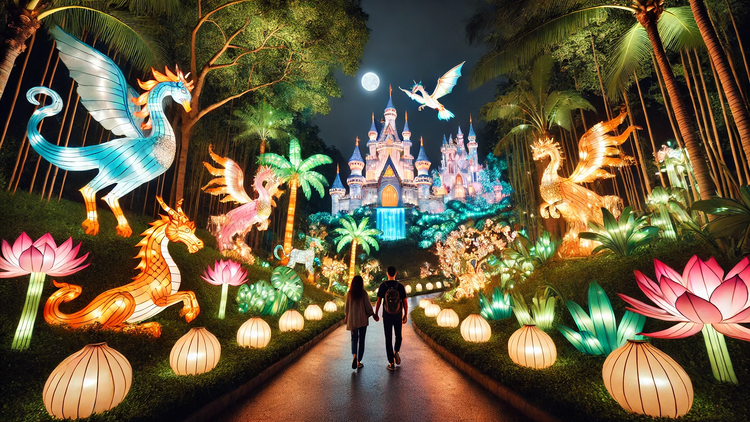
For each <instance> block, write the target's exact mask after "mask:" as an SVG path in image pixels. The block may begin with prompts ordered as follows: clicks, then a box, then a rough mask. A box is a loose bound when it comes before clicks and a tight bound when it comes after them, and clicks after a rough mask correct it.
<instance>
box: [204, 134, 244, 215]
mask: <svg viewBox="0 0 750 422" xmlns="http://www.w3.org/2000/svg"><path fill="white" fill-rule="evenodd" d="M208 153H209V154H210V155H211V158H213V159H214V161H216V162H217V163H218V164H220V165H222V166H224V168H223V169H222V168H216V167H214V166H212V165H211V164H209V163H206V162H203V165H204V166H206V169H207V170H208V172H209V173H211V174H212V175H213V176H218V177H216V178H215V179H211V181H209V182H208V183H207V184H206V186H203V187H202V188H201V189H203V191H204V192H206V193H210V194H211V195H227V196H226V197H224V198H222V200H221V202H228V201H234V202H236V203H238V204H246V203H248V202H253V200H252V198H250V196H248V194H247V192H245V172H243V171H242V168H240V166H239V164H237V163H235V162H234V161H233V160H231V159H229V158H224V157H221V156H219V155H217V154H215V153H214V151H213V149H212V148H211V146H209V147H208Z"/></svg>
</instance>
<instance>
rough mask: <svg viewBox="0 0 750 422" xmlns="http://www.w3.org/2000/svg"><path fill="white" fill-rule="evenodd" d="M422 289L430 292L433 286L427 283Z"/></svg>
mask: <svg viewBox="0 0 750 422" xmlns="http://www.w3.org/2000/svg"><path fill="white" fill-rule="evenodd" d="M424 288H425V289H427V290H432V289H433V288H434V286H433V285H432V283H427V284H425V285H424Z"/></svg>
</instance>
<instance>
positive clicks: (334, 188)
mask: <svg viewBox="0 0 750 422" xmlns="http://www.w3.org/2000/svg"><path fill="white" fill-rule="evenodd" d="M328 193H329V194H331V215H337V214H338V213H339V212H341V208H339V200H340V199H341V197H342V196H344V195H345V194H346V188H345V187H344V184H343V183H341V177H340V176H339V165H338V164H336V180H334V181H333V184H332V185H331V189H329V190H328Z"/></svg>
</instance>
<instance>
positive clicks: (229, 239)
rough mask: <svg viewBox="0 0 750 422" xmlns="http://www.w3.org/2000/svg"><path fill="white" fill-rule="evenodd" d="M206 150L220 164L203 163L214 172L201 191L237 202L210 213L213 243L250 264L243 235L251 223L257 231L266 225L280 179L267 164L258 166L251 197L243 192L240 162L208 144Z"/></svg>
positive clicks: (225, 200) (253, 259)
mask: <svg viewBox="0 0 750 422" xmlns="http://www.w3.org/2000/svg"><path fill="white" fill-rule="evenodd" d="M208 153H209V154H210V155H211V158H213V160H214V161H216V162H217V163H218V164H219V165H221V166H223V167H224V168H217V167H214V166H212V165H211V164H209V163H206V162H204V163H203V165H204V166H206V169H207V170H208V172H209V173H211V175H213V176H217V177H216V178H214V179H212V180H211V181H209V182H208V183H207V184H206V186H203V188H202V189H203V191H204V192H206V193H209V194H211V195H217V196H218V195H226V196H225V197H224V198H222V199H221V202H229V201H232V202H235V203H237V204H240V206H238V207H237V208H234V209H233V210H231V211H229V212H228V213H226V214H222V215H212V216H211V217H210V220H209V230H210V231H211V234H213V235H214V236H215V237H216V245H217V247H218V248H219V252H221V253H222V255H224V256H226V257H229V258H233V259H237V260H239V261H243V262H247V263H248V264H253V263H254V262H255V258H254V257H253V256H252V254H251V253H250V252H251V249H250V247H249V246H247V244H246V243H245V236H246V235H247V234H248V233H249V232H250V230H251V229H252V228H253V226H255V227H256V228H257V229H258V230H259V231H265V230H266V229H268V222H269V218H270V217H271V211H272V210H273V207H275V206H276V201H274V197H276V198H278V197H279V196H281V194H282V193H283V191H281V190H279V185H280V184H281V182H280V181H279V179H278V178H277V177H276V176H275V174H274V171H273V169H271V168H270V167H266V166H262V167H260V168H258V171H257V172H256V173H255V178H254V179H253V189H255V191H256V192H257V193H258V198H256V199H252V198H250V196H249V195H248V194H247V192H245V186H244V183H245V173H244V172H243V171H242V169H241V168H240V166H239V165H238V164H237V163H236V162H234V161H233V160H232V159H230V158H226V157H221V156H219V155H217V154H215V153H214V151H213V148H212V146H210V145H209V147H208Z"/></svg>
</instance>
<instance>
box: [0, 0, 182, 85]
mask: <svg viewBox="0 0 750 422" xmlns="http://www.w3.org/2000/svg"><path fill="white" fill-rule="evenodd" d="M4 3H5V4H4V8H5V13H6V15H7V22H6V29H5V31H4V32H3V34H2V38H3V40H4V42H3V43H2V45H3V48H2V50H0V97H2V95H3V92H4V91H5V86H6V85H7V83H8V78H9V76H10V73H11V71H12V70H13V65H14V63H15V61H16V58H17V57H18V55H19V54H21V53H22V52H23V51H24V50H26V41H27V40H28V39H29V38H30V37H31V36H32V35H34V34H35V33H36V31H37V29H39V27H40V26H41V22H42V21H45V22H46V21H47V20H49V21H51V22H53V23H57V24H61V23H62V22H63V21H64V22H65V28H66V29H67V30H68V31H72V32H73V33H82V32H83V30H86V31H87V32H88V33H89V34H94V35H96V36H97V37H98V39H99V40H100V41H102V42H104V43H106V44H108V45H109V46H110V47H112V48H113V49H114V50H116V51H117V52H118V53H119V54H120V56H121V57H123V58H125V59H128V60H131V62H132V65H133V66H134V67H135V68H137V69H139V70H142V71H146V70H148V69H149V68H151V67H155V66H156V64H157V63H161V62H163V61H164V60H163V58H164V57H165V56H166V52H165V50H164V48H163V47H162V46H160V45H159V43H158V42H157V40H159V39H160V36H158V35H157V32H156V30H155V29H154V28H155V27H156V26H151V27H148V26H147V25H143V24H142V22H139V21H140V19H139V18H136V17H135V16H136V15H141V16H143V15H150V16H159V15H162V14H169V13H173V12H175V11H177V10H178V7H179V4H180V2H179V1H178V0H158V1H149V2H143V1H138V0H124V1H122V2H115V3H116V6H114V7H116V9H115V8H113V7H108V5H107V6H104V7H101V8H94V7H91V6H92V2H86V1H84V0H72V1H71V0H13V1H10V0H6V1H5V2H4ZM47 18H49V19H47Z"/></svg>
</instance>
